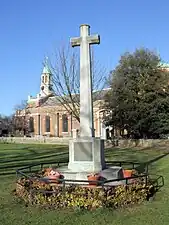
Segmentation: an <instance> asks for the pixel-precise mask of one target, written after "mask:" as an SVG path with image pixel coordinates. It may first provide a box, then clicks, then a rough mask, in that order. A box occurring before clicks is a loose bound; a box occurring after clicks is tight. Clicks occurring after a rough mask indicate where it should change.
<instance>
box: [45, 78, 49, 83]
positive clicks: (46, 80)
mask: <svg viewBox="0 0 169 225" xmlns="http://www.w3.org/2000/svg"><path fill="white" fill-rule="evenodd" d="M47 82H48V77H47V76H45V84H46V83H47Z"/></svg>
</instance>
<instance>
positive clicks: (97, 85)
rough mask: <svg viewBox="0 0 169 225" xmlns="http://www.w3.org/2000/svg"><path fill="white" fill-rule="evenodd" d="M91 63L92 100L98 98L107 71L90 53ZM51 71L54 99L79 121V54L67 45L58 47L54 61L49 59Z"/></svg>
mask: <svg viewBox="0 0 169 225" xmlns="http://www.w3.org/2000/svg"><path fill="white" fill-rule="evenodd" d="M91 62H92V63H91V64H92V81H93V82H92V89H93V100H94V101H95V100H98V99H99V98H100V96H101V94H102V90H103V89H104V88H105V87H106V85H107V72H106V70H105V68H101V67H100V65H99V63H98V62H96V60H94V53H93V51H92V54H91ZM49 63H50V67H51V72H52V81H53V91H54V94H55V95H56V98H55V99H56V100H57V102H59V103H60V104H61V105H62V106H63V107H64V108H65V110H66V111H67V112H68V113H72V115H73V117H75V118H76V119H77V121H79V122H80V116H79V115H80V112H79V108H80V63H79V54H78V53H77V52H75V50H74V51H73V50H71V49H70V48H69V47H67V48H66V47H62V48H60V49H59V50H58V51H57V52H56V53H55V56H54V63H52V61H51V60H50V62H49Z"/></svg>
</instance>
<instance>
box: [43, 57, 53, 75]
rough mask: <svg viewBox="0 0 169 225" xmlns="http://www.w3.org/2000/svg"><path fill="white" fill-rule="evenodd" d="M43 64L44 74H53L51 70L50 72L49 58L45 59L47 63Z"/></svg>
mask: <svg viewBox="0 0 169 225" xmlns="http://www.w3.org/2000/svg"><path fill="white" fill-rule="evenodd" d="M43 64H44V67H43V71H42V73H48V74H51V70H50V67H49V63H48V57H45V61H44V63H43Z"/></svg>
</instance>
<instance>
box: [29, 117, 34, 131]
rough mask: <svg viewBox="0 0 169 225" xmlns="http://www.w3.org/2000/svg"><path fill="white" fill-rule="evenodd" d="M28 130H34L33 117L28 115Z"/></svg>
mask: <svg viewBox="0 0 169 225" xmlns="http://www.w3.org/2000/svg"><path fill="white" fill-rule="evenodd" d="M29 132H31V133H32V132H34V118H33V117H30V118H29Z"/></svg>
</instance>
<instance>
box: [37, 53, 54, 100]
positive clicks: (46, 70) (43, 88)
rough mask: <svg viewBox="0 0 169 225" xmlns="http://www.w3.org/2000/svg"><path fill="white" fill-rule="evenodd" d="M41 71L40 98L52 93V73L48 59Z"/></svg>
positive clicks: (46, 58)
mask: <svg viewBox="0 0 169 225" xmlns="http://www.w3.org/2000/svg"><path fill="white" fill-rule="evenodd" d="M43 65H44V67H43V71H42V75H41V85H40V96H41V97H45V96H48V95H50V94H51V93H52V92H53V89H52V72H51V70H50V66H49V62H48V57H45V60H44V62H43Z"/></svg>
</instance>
